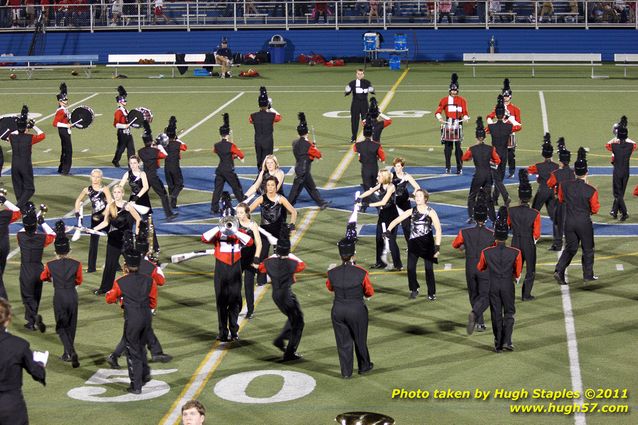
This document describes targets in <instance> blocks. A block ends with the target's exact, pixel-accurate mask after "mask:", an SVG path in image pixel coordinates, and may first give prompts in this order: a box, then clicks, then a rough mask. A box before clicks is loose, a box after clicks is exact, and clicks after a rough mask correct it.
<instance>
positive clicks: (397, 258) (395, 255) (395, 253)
mask: <svg viewBox="0 0 638 425" xmlns="http://www.w3.org/2000/svg"><path fill="white" fill-rule="evenodd" d="M382 222H383V220H382V219H381V216H379V219H378V221H377V235H376V243H377V264H385V263H384V262H383V260H382V259H381V257H382V255H383V250H384V249H385V240H384V239H383V229H382V228H381V223H382ZM389 224H390V223H386V226H387V225H389ZM386 228H387V227H386ZM397 230H398V228H397V227H396V226H395V227H394V229H392V230H391V231H390V237H389V238H388V245H390V254H392V263H393V265H394V268H396V269H399V268H401V267H403V263H402V262H401V253H400V252H399V245H397Z"/></svg>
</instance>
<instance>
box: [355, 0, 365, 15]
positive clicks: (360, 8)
mask: <svg viewBox="0 0 638 425" xmlns="http://www.w3.org/2000/svg"><path fill="white" fill-rule="evenodd" d="M354 8H355V9H356V11H357V13H358V14H359V15H361V16H367V15H368V0H357V2H356V3H355V5H354Z"/></svg>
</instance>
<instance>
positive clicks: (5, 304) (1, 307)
mask: <svg viewBox="0 0 638 425" xmlns="http://www.w3.org/2000/svg"><path fill="white" fill-rule="evenodd" d="M12 317H13V311H11V304H9V301H7V300H6V299H4V298H2V297H0V326H2V327H3V328H5V329H7V328H8V327H9V325H10V324H11V318H12Z"/></svg>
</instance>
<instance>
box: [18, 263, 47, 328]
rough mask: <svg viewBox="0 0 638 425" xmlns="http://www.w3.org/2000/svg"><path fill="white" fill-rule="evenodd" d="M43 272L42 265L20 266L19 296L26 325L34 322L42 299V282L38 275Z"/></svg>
mask: <svg viewBox="0 0 638 425" xmlns="http://www.w3.org/2000/svg"><path fill="white" fill-rule="evenodd" d="M42 270H44V266H43V265H42V263H23V264H20V278H19V280H20V296H21V297H22V303H23V304H24V319H25V320H26V321H27V323H28V324H30V325H33V324H35V322H36V316H37V315H38V309H39V308H40V299H41V298H42V281H41V280H40V273H42Z"/></svg>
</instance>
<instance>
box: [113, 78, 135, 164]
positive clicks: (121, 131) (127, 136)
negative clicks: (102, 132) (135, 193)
mask: <svg viewBox="0 0 638 425" xmlns="http://www.w3.org/2000/svg"><path fill="white" fill-rule="evenodd" d="M117 92H118V95H117V96H115V102H117V105H118V107H117V109H116V110H115V115H114V117H113V127H115V128H117V147H116V148H115V155H114V156H113V161H111V163H112V164H113V165H114V166H115V167H117V168H120V159H121V158H122V154H123V153H124V150H125V149H126V153H127V156H128V157H129V158H130V157H131V156H133V155H135V143H134V142H133V136H132V135H131V130H130V128H129V127H130V126H131V125H130V124H129V123H128V119H127V118H126V117H127V116H128V110H127V109H126V96H127V94H128V93H126V90H125V89H124V87H123V86H118V87H117Z"/></svg>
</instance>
